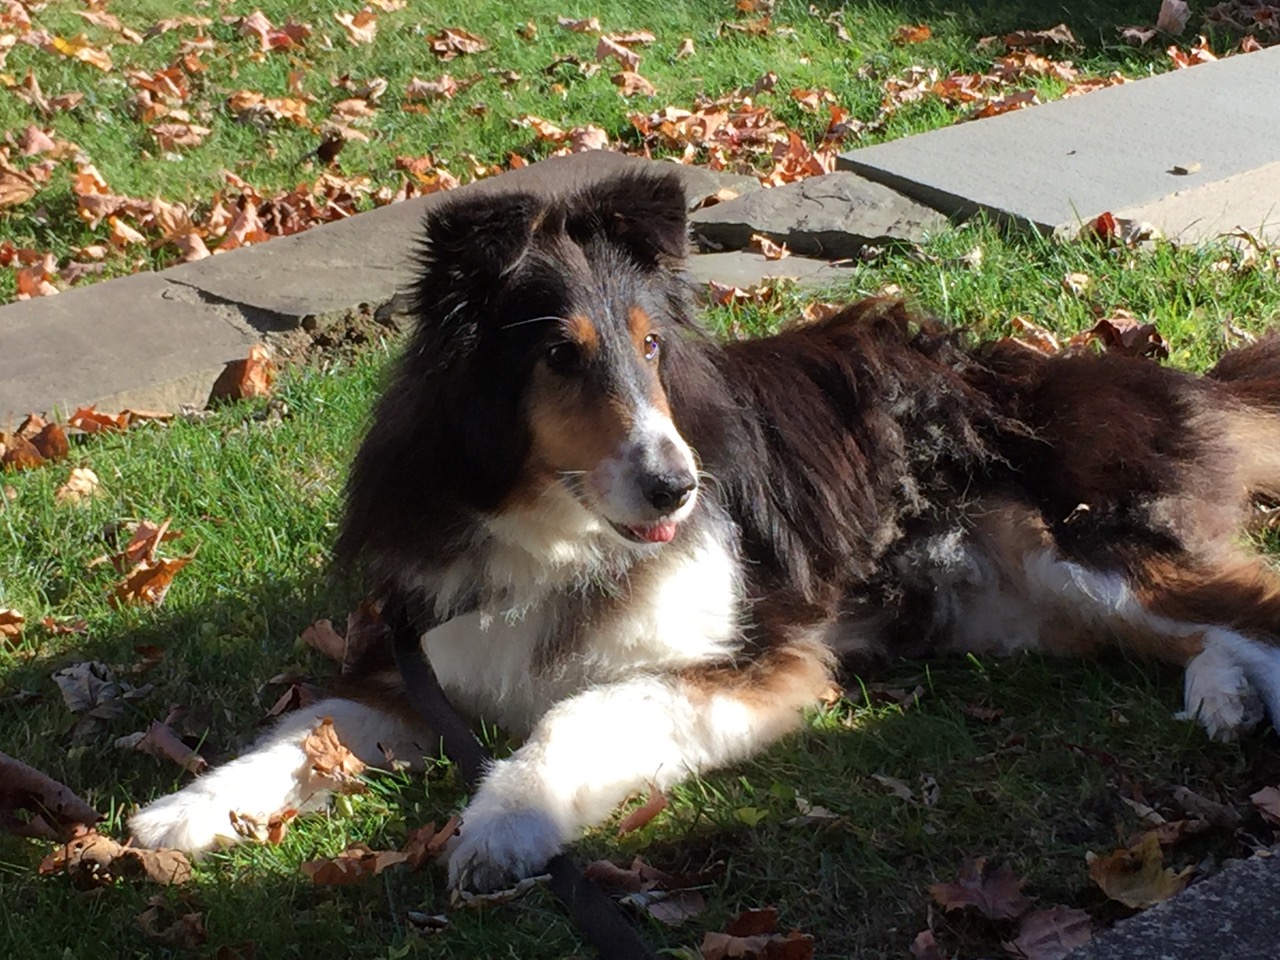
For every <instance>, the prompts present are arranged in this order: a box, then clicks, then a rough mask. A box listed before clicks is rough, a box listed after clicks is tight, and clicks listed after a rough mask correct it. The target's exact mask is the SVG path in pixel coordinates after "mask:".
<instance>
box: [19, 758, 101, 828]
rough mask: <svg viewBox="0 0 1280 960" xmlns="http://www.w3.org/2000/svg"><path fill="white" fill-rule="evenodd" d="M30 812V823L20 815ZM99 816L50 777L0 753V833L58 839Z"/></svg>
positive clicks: (94, 821)
mask: <svg viewBox="0 0 1280 960" xmlns="http://www.w3.org/2000/svg"><path fill="white" fill-rule="evenodd" d="M19 811H26V812H27V813H29V814H31V815H32V816H31V818H30V819H23V818H20V817H18V816H16V814H17V813H18V812H19ZM99 819H100V818H99V817H98V812H97V811H96V810H94V809H93V807H91V806H89V805H88V804H87V803H85V802H84V801H83V800H81V799H80V798H79V797H78V796H76V795H75V793H73V792H72V791H71V789H70V788H69V787H66V786H64V785H63V784H61V783H59V782H58V781H56V780H54V779H53V778H52V777H50V776H48V775H47V774H44V773H41V772H40V771H39V770H37V769H35V768H34V767H30V766H28V765H27V764H25V763H23V762H22V761H21V760H16V759H14V758H13V757H10V756H8V755H7V754H4V753H0V829H4V830H7V831H9V832H10V833H17V834H19V835H21V836H28V837H43V838H45V839H56V838H58V837H59V835H60V831H62V830H65V829H67V828H69V827H70V826H71V825H72V824H88V823H96V822H97V821H98V820H99Z"/></svg>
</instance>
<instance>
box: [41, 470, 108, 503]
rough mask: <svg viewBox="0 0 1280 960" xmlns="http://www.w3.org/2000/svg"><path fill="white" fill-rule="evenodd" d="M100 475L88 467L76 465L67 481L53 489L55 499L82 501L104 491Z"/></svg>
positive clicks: (60, 501)
mask: <svg viewBox="0 0 1280 960" xmlns="http://www.w3.org/2000/svg"><path fill="white" fill-rule="evenodd" d="M101 487H102V485H101V483H100V482H99V481H98V475H97V474H96V473H94V472H93V471H92V470H90V469H89V468H88V467H75V468H73V469H72V471H71V475H70V476H69V477H67V482H66V483H64V484H62V485H61V486H60V487H58V489H56V490H55V491H53V499H54V500H55V501H56V502H58V503H72V504H75V503H80V502H82V501H84V500H88V499H89V498H91V497H96V496H98V494H99V493H101V492H102V489H101Z"/></svg>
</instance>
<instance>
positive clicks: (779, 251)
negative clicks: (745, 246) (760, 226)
mask: <svg viewBox="0 0 1280 960" xmlns="http://www.w3.org/2000/svg"><path fill="white" fill-rule="evenodd" d="M751 249H752V250H755V251H756V252H757V253H761V254H763V255H764V258H765V259H766V260H782V259H783V258H784V257H789V256H791V251H790V250H788V249H787V245H786V244H785V243H776V242H774V240H773V239H772V238H770V237H767V236H765V235H764V234H763V233H753V234H752V235H751Z"/></svg>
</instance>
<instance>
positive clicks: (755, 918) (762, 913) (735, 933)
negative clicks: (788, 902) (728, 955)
mask: <svg viewBox="0 0 1280 960" xmlns="http://www.w3.org/2000/svg"><path fill="white" fill-rule="evenodd" d="M777 929H778V908H777V907H760V908H757V909H751V910H743V911H742V912H741V913H739V914H738V915H737V916H736V917H734V918H733V920H731V921H729V925H728V926H726V927H725V928H724V932H725V933H727V934H729V936H731V937H758V936H760V935H762V934H766V933H773V932H774V931H775V930H777Z"/></svg>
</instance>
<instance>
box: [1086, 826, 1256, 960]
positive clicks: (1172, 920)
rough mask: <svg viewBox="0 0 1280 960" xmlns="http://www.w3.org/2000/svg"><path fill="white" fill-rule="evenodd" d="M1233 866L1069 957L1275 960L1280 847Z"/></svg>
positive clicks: (1100, 959)
mask: <svg viewBox="0 0 1280 960" xmlns="http://www.w3.org/2000/svg"><path fill="white" fill-rule="evenodd" d="M1268 853H1269V855H1268V856H1255V857H1250V858H1249V859H1248V860H1237V861H1234V862H1232V863H1229V864H1227V865H1226V866H1225V867H1224V868H1223V869H1222V871H1221V872H1219V873H1217V874H1215V875H1214V876H1212V877H1209V878H1207V879H1205V880H1202V881H1201V882H1199V883H1197V884H1195V885H1194V886H1192V887H1190V888H1188V889H1187V890H1184V891H1183V892H1182V893H1180V894H1178V896H1176V897H1174V898H1173V899H1171V900H1166V901H1165V902H1164V903H1160V904H1157V905H1156V906H1154V907H1151V908H1150V909H1149V910H1144V911H1143V912H1142V913H1139V914H1138V915H1137V916H1134V917H1130V918H1129V919H1128V920H1122V921H1121V922H1120V923H1117V924H1116V925H1115V926H1114V927H1112V928H1111V929H1110V930H1106V931H1103V932H1102V933H1100V934H1098V936H1096V937H1094V938H1093V940H1091V941H1090V942H1089V943H1087V944H1085V945H1084V946H1083V947H1078V948H1077V949H1076V950H1074V951H1072V952H1071V953H1070V954H1068V955H1067V960H1207V958H1216V957H1223V958H1226V957H1229V958H1231V960H1275V958H1276V957H1277V956H1280V944H1277V942H1276V930H1275V927H1276V904H1277V903H1280V846H1278V847H1272V848H1271V850H1270V851H1268Z"/></svg>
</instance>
